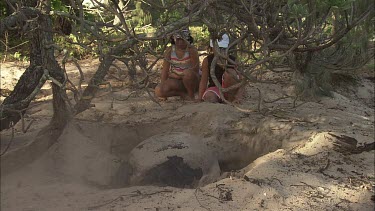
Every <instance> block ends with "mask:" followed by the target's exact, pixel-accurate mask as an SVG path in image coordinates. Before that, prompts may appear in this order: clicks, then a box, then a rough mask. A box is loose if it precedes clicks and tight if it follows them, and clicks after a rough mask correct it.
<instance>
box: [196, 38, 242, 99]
mask: <svg viewBox="0 0 375 211" xmlns="http://www.w3.org/2000/svg"><path fill="white" fill-rule="evenodd" d="M216 41H217V43H218V45H219V50H220V52H222V54H225V49H226V48H228V45H229V37H228V35H227V34H223V35H222V38H221V39H220V40H216ZM210 47H211V52H213V51H212V48H213V42H212V40H210ZM214 56H215V55H214V53H211V54H210V55H208V56H207V57H206V58H204V59H203V62H202V75H201V81H200V83H199V92H198V93H199V94H198V101H202V100H203V101H206V102H212V103H220V102H223V99H221V97H220V92H219V88H218V87H217V86H216V85H215V83H214V81H213V79H212V77H211V74H210V67H211V63H212V60H213V58H214ZM229 59H230V60H232V61H235V59H236V58H235V57H234V56H232V55H229ZM230 60H227V61H225V59H224V58H219V59H218V61H217V63H216V66H215V76H216V79H217V80H219V82H221V86H222V87H223V88H226V87H230V86H232V85H234V84H236V83H238V82H239V79H240V76H239V74H238V73H237V71H236V65H235V64H234V63H231V62H230ZM224 97H225V99H226V100H228V101H229V102H233V101H235V100H236V101H239V98H240V96H239V89H235V90H231V91H229V92H226V93H224Z"/></svg>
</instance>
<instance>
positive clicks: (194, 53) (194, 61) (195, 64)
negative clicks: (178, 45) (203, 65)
mask: <svg viewBox="0 0 375 211" xmlns="http://www.w3.org/2000/svg"><path fill="white" fill-rule="evenodd" d="M189 55H190V61H191V70H192V71H194V72H196V73H198V72H199V55H198V50H197V49H196V48H195V47H194V46H190V48H189Z"/></svg>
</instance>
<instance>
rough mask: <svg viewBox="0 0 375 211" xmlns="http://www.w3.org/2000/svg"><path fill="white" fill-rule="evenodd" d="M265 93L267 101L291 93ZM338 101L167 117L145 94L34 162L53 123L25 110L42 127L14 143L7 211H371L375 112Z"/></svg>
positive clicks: (78, 125) (7, 173) (185, 107)
mask: <svg viewBox="0 0 375 211" xmlns="http://www.w3.org/2000/svg"><path fill="white" fill-rule="evenodd" d="M368 84H369V86H372V88H373V83H368ZM257 86H258V87H260V88H261V89H262V90H264V93H265V95H266V96H265V97H268V98H270V99H273V98H276V97H277V96H274V93H275V92H274V91H273V89H283V88H282V87H278V86H279V85H272V86H268V85H267V86H265V85H262V84H258V85H257ZM262 86H264V87H262ZM365 88H366V90H371V87H370V88H369V89H367V88H368V87H365ZM358 89H361V88H358ZM360 91H361V90H359V91H358V92H360ZM247 93H248V95H247V97H246V98H245V101H244V102H243V105H244V107H245V108H246V106H247V107H248V108H254V107H256V104H257V100H256V97H254V96H257V95H256V93H257V91H256V89H254V88H250V87H249V88H247ZM361 93H362V95H363V90H362V91H361ZM127 94H128V93H124V95H127ZM362 95H361V96H362ZM334 96H335V97H334V98H324V99H323V100H321V101H320V102H307V103H304V104H301V105H300V106H299V107H298V108H294V109H292V106H291V105H293V100H292V99H286V100H282V101H279V104H278V105H265V106H268V108H271V106H279V108H281V109H278V110H275V112H271V113H269V114H267V115H262V114H261V113H259V112H253V113H244V112H241V111H239V110H237V109H235V108H233V107H231V106H229V105H223V104H210V103H199V104H195V103H185V102H181V101H179V100H173V99H172V100H170V101H167V102H163V103H162V104H161V107H159V106H157V105H155V104H154V103H153V102H151V101H150V100H149V99H148V98H147V96H146V94H145V95H138V96H137V97H134V98H130V99H129V100H128V101H121V102H120V101H119V102H114V103H113V102H112V103H113V106H112V107H111V106H110V104H111V101H112V99H111V98H110V97H108V96H106V95H103V96H101V97H98V98H97V99H95V100H94V101H93V103H94V104H95V105H96V107H94V108H90V109H89V110H87V111H85V112H83V113H82V114H80V115H78V116H77V117H76V118H75V119H74V120H73V121H72V122H70V123H69V124H68V125H67V126H66V128H65V129H64V131H63V133H62V134H61V136H60V137H59V138H58V140H57V142H56V143H55V144H54V145H53V146H52V147H50V148H49V149H48V150H47V151H44V152H43V150H34V151H30V149H38V148H35V146H39V145H36V144H35V143H34V142H33V140H34V138H35V134H36V132H37V131H39V130H40V128H41V127H42V126H44V125H46V124H48V119H49V118H50V111H51V110H50V109H51V108H50V105H49V103H48V102H46V103H42V104H40V105H37V106H35V107H34V108H33V109H31V110H30V111H28V112H30V117H33V118H37V119H38V120H39V122H38V123H39V124H33V125H32V126H31V128H30V131H29V132H28V133H26V134H24V135H23V134H21V133H19V132H18V133H17V132H16V135H15V139H14V140H13V144H12V145H11V148H10V149H9V150H8V152H7V153H6V154H5V155H4V156H2V157H1V158H2V159H1V170H2V171H1V174H2V175H1V176H2V177H1V210H159V211H160V210H304V209H305V210H373V209H374V202H373V201H372V200H371V197H373V195H374V190H373V185H374V182H375V177H374V150H373V149H372V148H365V147H364V146H367V145H366V144H369V143H371V142H373V140H374V131H373V129H374V127H373V126H374V115H373V112H374V110H373V109H374V108H373V107H372V106H368V105H367V104H365V103H363V101H360V100H358V99H354V97H353V96H344V95H340V94H339V93H335V95H334ZM351 97H353V98H351ZM366 97H367V98H366V99H373V93H372V94H370V95H366ZM20 127H21V126H20V124H17V125H16V126H15V128H16V129H17V130H18V131H20V129H19V128H20ZM10 137H11V131H5V132H4V133H3V134H2V137H1V138H2V141H1V142H2V143H1V144H2V148H3V146H6V145H7V143H8V142H7V141H8V140H9V139H10ZM347 137H349V138H347ZM350 138H352V139H350ZM353 139H354V140H355V141H353ZM348 140H349V141H348ZM43 147H44V146H43V145H40V147H39V149H41V148H43ZM26 152H27V153H26ZM41 152H43V153H41ZM173 179H175V180H173Z"/></svg>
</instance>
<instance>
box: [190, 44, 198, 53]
mask: <svg viewBox="0 0 375 211" xmlns="http://www.w3.org/2000/svg"><path fill="white" fill-rule="evenodd" d="M189 51H190V53H196V54H198V49H197V48H196V47H195V46H194V45H190V47H189Z"/></svg>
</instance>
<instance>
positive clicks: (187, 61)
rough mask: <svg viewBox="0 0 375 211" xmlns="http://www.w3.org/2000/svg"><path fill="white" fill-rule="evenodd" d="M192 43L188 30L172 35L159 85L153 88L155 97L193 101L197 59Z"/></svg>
mask: <svg viewBox="0 0 375 211" xmlns="http://www.w3.org/2000/svg"><path fill="white" fill-rule="evenodd" d="M192 41H193V40H192V38H191V36H190V32H189V30H188V29H184V30H181V31H179V32H177V33H175V34H173V35H172V39H171V43H172V46H170V47H168V48H167V49H166V51H165V53H164V61H163V67H162V71H161V83H160V84H159V85H158V86H157V87H156V88H155V95H156V96H157V97H159V98H162V99H166V98H167V97H172V96H181V97H182V98H183V99H189V100H194V93H195V91H196V90H197V88H198V83H199V75H198V71H199V58H198V51H197V49H196V48H195V47H194V46H193V45H192Z"/></svg>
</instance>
